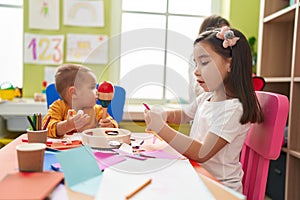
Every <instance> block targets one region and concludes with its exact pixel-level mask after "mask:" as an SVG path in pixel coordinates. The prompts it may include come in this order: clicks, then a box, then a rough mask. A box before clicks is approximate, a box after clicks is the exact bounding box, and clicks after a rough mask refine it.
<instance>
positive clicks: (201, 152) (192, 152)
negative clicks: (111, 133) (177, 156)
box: [145, 110, 228, 162]
mask: <svg viewBox="0 0 300 200" xmlns="http://www.w3.org/2000/svg"><path fill="white" fill-rule="evenodd" d="M168 116H169V115H168ZM145 121H146V124H147V128H148V129H150V130H152V131H155V132H156V133H158V134H159V136H161V137H162V138H163V139H164V140H165V141H166V142H167V143H168V144H170V145H171V146H172V147H173V148H174V149H176V150H177V151H178V152H179V153H181V154H183V155H185V156H186V157H188V158H189V159H193V160H196V161H198V162H205V161H207V160H209V159H210V158H211V157H212V156H214V155H215V154H216V153H217V152H218V151H220V150H221V149H222V148H223V147H224V146H225V145H226V144H227V143H228V142H227V141H226V140H224V139H223V138H221V137H219V136H217V135H215V134H213V133H208V134H207V136H206V137H205V139H204V141H201V142H200V141H198V140H196V139H193V138H191V137H189V136H186V135H184V134H182V133H180V132H178V131H176V130H174V129H173V128H171V127H170V126H169V125H168V124H166V123H165V121H164V119H163V116H162V114H161V113H159V112H153V111H151V112H149V111H148V110H147V111H145Z"/></svg>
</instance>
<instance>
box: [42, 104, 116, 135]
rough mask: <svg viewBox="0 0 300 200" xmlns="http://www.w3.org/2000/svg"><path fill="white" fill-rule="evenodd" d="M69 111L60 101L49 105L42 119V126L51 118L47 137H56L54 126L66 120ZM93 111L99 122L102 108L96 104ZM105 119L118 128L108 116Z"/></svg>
mask: <svg viewBox="0 0 300 200" xmlns="http://www.w3.org/2000/svg"><path fill="white" fill-rule="evenodd" d="M69 109H70V108H69V107H68V106H67V104H66V103H65V101H64V100H61V99H59V100H56V101H55V102H53V103H52V104H51V105H50V107H49V109H48V112H47V114H46V115H45V117H44V119H43V125H44V124H45V123H46V121H47V118H48V116H51V120H50V122H49V124H48V126H47V128H48V137H53V138H55V137H57V135H56V125H57V123H58V122H61V121H64V120H66V119H67V115H68V110H69ZM94 111H95V113H96V120H97V122H99V121H100V119H101V118H102V113H103V108H102V106H100V105H97V104H96V105H95V106H94ZM107 119H110V120H111V121H112V123H113V124H114V126H115V127H118V123H117V122H116V121H115V120H114V119H113V118H112V117H111V116H110V115H108V114H107ZM95 128H96V127H95ZM73 132H74V131H73Z"/></svg>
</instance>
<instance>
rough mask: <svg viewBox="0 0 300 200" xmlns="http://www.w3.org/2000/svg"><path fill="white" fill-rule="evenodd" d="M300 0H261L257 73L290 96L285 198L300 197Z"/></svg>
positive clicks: (274, 89)
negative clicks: (292, 0) (291, 0)
mask: <svg viewBox="0 0 300 200" xmlns="http://www.w3.org/2000/svg"><path fill="white" fill-rule="evenodd" d="M299 1H300V0H295V1H294V2H295V3H294V4H293V5H289V2H290V1H287V0H262V1H261V9H260V27H259V33H260V34H259V37H260V38H258V53H257V55H258V59H257V60H258V63H257V66H258V67H257V73H258V74H259V75H260V76H262V77H264V78H265V80H266V86H265V88H264V90H265V91H270V92H276V93H280V94H284V95H286V96H288V98H289V101H290V109H289V117H288V124H287V125H288V126H289V129H288V131H289V132H288V144H287V147H284V148H282V152H285V153H286V155H287V159H286V181H285V199H286V200H290V199H291V200H294V199H300V190H299V187H298V184H300V170H299V169H300V134H299V129H300V112H299V110H300V104H299V103H298V99H299V98H300V57H299V54H300V8H299V7H300V2H299Z"/></svg>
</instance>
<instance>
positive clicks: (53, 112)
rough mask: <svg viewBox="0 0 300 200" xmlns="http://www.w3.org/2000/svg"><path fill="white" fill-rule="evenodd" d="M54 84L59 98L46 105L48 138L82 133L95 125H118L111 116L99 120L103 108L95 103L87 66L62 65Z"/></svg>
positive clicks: (91, 79)
mask: <svg viewBox="0 0 300 200" xmlns="http://www.w3.org/2000/svg"><path fill="white" fill-rule="evenodd" d="M55 87H56V90H57V92H58V93H59V95H60V96H61V98H62V99H59V100H56V101H55V102H53V103H52V105H51V106H50V108H49V110H48V113H47V114H46V116H45V117H44V120H43V124H45V123H46V121H47V119H48V117H49V116H51V119H50V122H49V124H48V126H47V128H48V136H49V137H63V136H64V135H65V134H66V133H73V132H82V131H83V130H86V129H89V128H96V127H98V126H99V127H112V128H113V127H118V124H117V122H116V121H115V120H113V119H112V117H111V116H109V115H107V117H106V119H102V113H103V109H102V107H101V106H100V105H97V104H96V97H97V96H96V76H95V74H94V73H93V72H92V71H91V70H90V69H89V68H87V67H85V66H82V65H78V64H63V65H62V66H60V67H58V69H57V72H56V74H55Z"/></svg>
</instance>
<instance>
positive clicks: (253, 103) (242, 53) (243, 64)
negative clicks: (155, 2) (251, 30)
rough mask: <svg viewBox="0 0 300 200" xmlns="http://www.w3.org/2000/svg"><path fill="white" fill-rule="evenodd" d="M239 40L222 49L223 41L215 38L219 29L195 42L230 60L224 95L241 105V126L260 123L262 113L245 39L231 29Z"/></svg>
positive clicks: (208, 32) (206, 32)
mask: <svg viewBox="0 0 300 200" xmlns="http://www.w3.org/2000/svg"><path fill="white" fill-rule="evenodd" d="M231 30H232V31H233V32H234V35H235V36H236V37H239V38H240V39H239V40H238V41H237V43H236V44H235V45H234V46H232V47H228V48H224V47H223V41H224V40H221V39H219V38H217V37H216V34H217V33H218V32H219V31H220V29H214V30H210V31H205V32H203V33H202V34H200V35H199V37H198V38H197V39H196V40H195V42H194V45H196V44H197V43H199V42H204V43H206V44H209V45H210V46H211V47H212V49H213V50H214V51H215V52H216V53H217V54H219V55H220V56H221V57H223V58H224V59H228V58H231V71H230V72H229V73H228V76H227V77H226V78H225V80H224V86H225V88H226V93H227V94H226V95H228V96H233V97H236V98H238V99H239V100H240V102H241V103H242V105H243V115H242V117H241V119H240V122H241V124H245V123H248V122H251V123H255V122H258V123H260V122H262V121H263V113H262V110H261V107H260V104H259V102H258V99H257V97H256V94H255V91H254V87H253V83H252V56H251V50H250V46H249V43H248V41H247V39H246V37H245V36H244V35H243V34H242V33H241V32H240V31H238V30H236V29H231Z"/></svg>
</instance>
